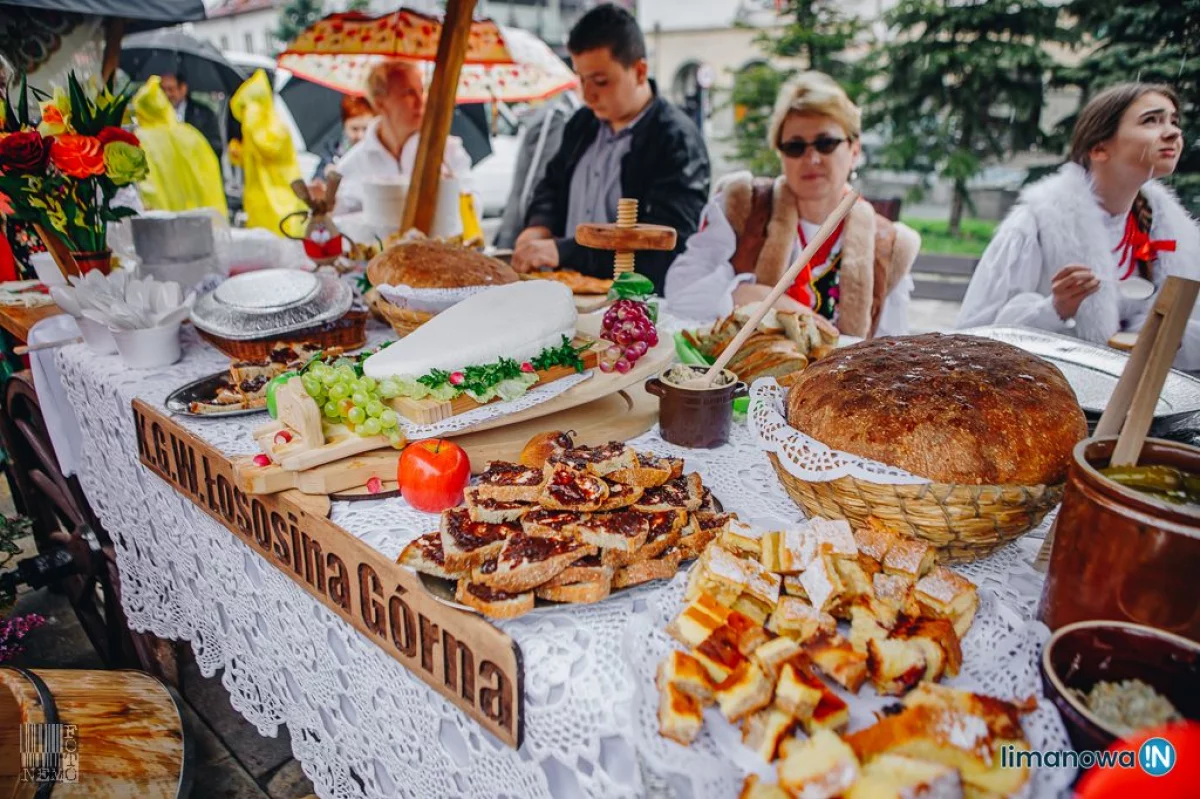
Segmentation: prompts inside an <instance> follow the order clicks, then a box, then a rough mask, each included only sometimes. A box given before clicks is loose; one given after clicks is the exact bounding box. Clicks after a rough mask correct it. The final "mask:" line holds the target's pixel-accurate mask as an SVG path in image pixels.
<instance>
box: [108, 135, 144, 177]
mask: <svg viewBox="0 0 1200 799" xmlns="http://www.w3.org/2000/svg"><path fill="white" fill-rule="evenodd" d="M104 171H105V173H106V174H107V175H108V177H109V180H111V181H112V182H113V183H115V184H116V185H118V186H127V185H129V184H130V183H133V182H134V181H137V180H142V179H143V178H145V177H146V175H147V174H148V172H149V168H148V167H147V166H146V153H145V152H144V151H143V150H142V148H141V147H136V146H134V145H132V144H127V143H126V142H123V141H110V142H109V143H108V144H106V145H104Z"/></svg>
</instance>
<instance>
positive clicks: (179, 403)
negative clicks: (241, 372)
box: [163, 369, 267, 419]
mask: <svg viewBox="0 0 1200 799" xmlns="http://www.w3.org/2000/svg"><path fill="white" fill-rule="evenodd" d="M231 383H232V381H231V380H230V377H229V370H228V369H226V370H225V371H223V372H217V373H216V374H211V375H205V376H204V377H201V378H200V379H199V380H193V381H192V382H190V383H188V384H187V385H186V386H180V387H179V388H177V389H175V390H174V391H172V392H171V395H170V396H169V397H167V400H166V402H165V403H163V404H164V405H165V406H166V408H167V410H169V411H170V412H171V413H174V414H178V415H179V416H192V417H195V418H196V419H220V418H223V417H227V416H248V415H249V414H252V413H266V411H267V408H266V406H263V407H261V408H241V407H234V408H230V409H229V410H227V411H214V412H212V413H193V412H192V410H191V404H192V403H193V402H212V400H213V397H215V396H216V395H217V391H218V389H221V388H228V387H230V385H231Z"/></svg>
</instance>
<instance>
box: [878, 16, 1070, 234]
mask: <svg viewBox="0 0 1200 799" xmlns="http://www.w3.org/2000/svg"><path fill="white" fill-rule="evenodd" d="M1058 16H1059V8H1058V7H1057V6H1054V5H1050V4H1047V3H1044V2H1040V1H1039V0H975V1H974V2H970V3H962V2H955V0H901V1H900V2H899V3H898V4H897V5H896V6H895V7H894V8H893V9H892V10H891V11H889V12H888V13H887V14H886V15H885V17H884V21H885V23H886V24H887V25H888V27H889V29H890V30H891V32H892V33H893V37H892V38H891V41H890V42H889V43H888V44H886V45H885V46H883V47H882V48H880V49H879V51H878V52H877V54H876V55H877V56H878V60H879V63H878V64H877V66H878V67H879V69H880V72H879V75H880V78H881V80H880V83H879V84H878V86H877V89H876V91H874V92H873V93H872V95H871V99H870V103H869V108H870V113H869V114H868V122H869V124H871V125H878V126H879V129H880V131H881V132H882V133H883V134H884V136H885V138H887V139H888V140H889V144H888V145H887V146H885V147H884V151H883V157H884V162H885V164H886V165H888V166H891V167H893V168H898V169H907V170H915V171H919V172H924V173H926V174H928V175H933V174H937V175H940V176H941V177H943V178H945V179H948V180H950V181H951V182H952V183H953V186H954V194H953V199H952V202H951V207H950V235H952V236H957V235H958V232H959V226H960V223H961V221H962V217H963V210H964V208H965V207H966V206H967V205H968V203H969V198H968V196H967V185H968V182H969V181H970V180H971V178H973V177H975V176H976V175H978V174H979V172H980V171H981V170H982V169H983V167H984V165H985V164H986V163H988V162H989V161H1003V160H1005V159H1007V158H1009V157H1011V155H1012V154H1013V153H1014V152H1018V151H1020V150H1024V149H1026V148H1028V147H1029V146H1031V145H1033V144H1035V143H1037V142H1038V141H1039V140H1040V139H1041V138H1042V133H1041V129H1040V122H1041V112H1042V104H1043V101H1044V98H1045V89H1046V85H1047V82H1048V79H1049V74H1050V70H1051V68H1052V67H1053V66H1054V60H1053V58H1052V56H1051V55H1050V52H1049V51H1048V50H1047V47H1046V45H1048V44H1051V43H1054V42H1065V41H1067V40H1068V38H1069V35H1070V32H1069V31H1067V30H1066V29H1065V28H1063V27H1062V26H1061V25H1060V24H1059V21H1058Z"/></svg>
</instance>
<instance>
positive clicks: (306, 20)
mask: <svg viewBox="0 0 1200 799" xmlns="http://www.w3.org/2000/svg"><path fill="white" fill-rule="evenodd" d="M323 16H325V2H324V0H288V2H287V3H286V4H285V5H284V6H283V8H281V9H279V23H278V24H277V25H276V27H275V38H276V39H278V40H279V41H281V42H283V46H284V47H287V45H288V44H290V43H291V41H292V39H295V38H296V37H297V36H299V35H300V33H301V32H302V31H303V30H304V29H305V28H307V27H308V26H309V25H312V24H313V23H314V22H316V21H317V20H319V19H320V18H321V17H323Z"/></svg>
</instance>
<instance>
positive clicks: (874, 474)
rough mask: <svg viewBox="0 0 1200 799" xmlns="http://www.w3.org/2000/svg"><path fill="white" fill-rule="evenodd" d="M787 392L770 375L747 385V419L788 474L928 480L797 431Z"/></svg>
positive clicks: (818, 479)
mask: <svg viewBox="0 0 1200 799" xmlns="http://www.w3.org/2000/svg"><path fill="white" fill-rule="evenodd" d="M786 407H787V391H785V390H784V388H783V386H781V385H779V383H777V382H776V381H775V378H773V377H765V378H762V379H761V380H755V381H754V385H752V386H751V387H750V411H749V412H748V414H747V417H746V418H747V421H748V423H749V425H750V429H751V430H752V431H753V433H754V437H755V439H756V440H757V441H758V443H759V445H760V446H761V447H762V448H763V450H765V451H766V452H773V453H775V455H776V457H778V458H779V462H780V463H781V464H783V468H785V469H787V471H788V474H790V475H792V476H793V477H796V478H797V479H800V480H804V481H805V482H809V483H828V482H831V481H833V480H837V479H838V478H841V477H855V478H858V479H859V480H865V481H867V482H869V483H880V484H882V485H921V484H923V483H929V482H932V481H930V480H929V479H928V478H925V477H918V476H917V475H915V474H913V473H912V472H907V471H905V470H904V469H898V468H896V467H895V466H888V465H887V464H885V463H880V462H879V461H875V460H871V459H870V458H860V457H858V456H857V455H851V454H850V453H848V452H842V451H840V450H836V449H830V448H829V447H827V446H825V445H824V444H822V443H821V442H820V441H817V440H816V439H815V438H812V437H811V436H807V435H805V434H804V433H801V432H800V431H799V430H797V429H796V428H794V427H792V426H791V425H789V424H788V423H787V415H786V410H785V408H786Z"/></svg>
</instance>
